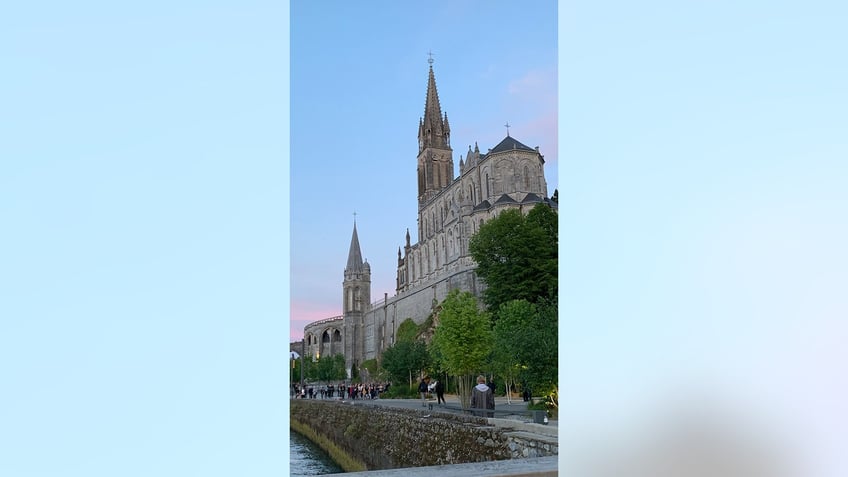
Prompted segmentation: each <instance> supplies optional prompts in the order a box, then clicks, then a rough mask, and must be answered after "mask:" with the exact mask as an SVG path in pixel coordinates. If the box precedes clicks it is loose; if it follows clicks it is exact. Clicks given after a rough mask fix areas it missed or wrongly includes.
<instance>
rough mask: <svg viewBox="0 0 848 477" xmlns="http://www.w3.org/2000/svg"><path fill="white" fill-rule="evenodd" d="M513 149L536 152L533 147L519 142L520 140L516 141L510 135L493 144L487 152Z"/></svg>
mask: <svg viewBox="0 0 848 477" xmlns="http://www.w3.org/2000/svg"><path fill="white" fill-rule="evenodd" d="M514 149H521V150H524V151H531V152H536V150H535V149H533V148H531V147H527V146H525V145H524V144H521V143H520V142H518V141H516V140H515V139H513V138H512V137H510V136H507V137H505V138H504V140H503V141H501V142H500V143H498V145H497V146H495V147H494V148H493V149H492V150H491V151H489V154H492V153H495V152H504V151H512V150H514Z"/></svg>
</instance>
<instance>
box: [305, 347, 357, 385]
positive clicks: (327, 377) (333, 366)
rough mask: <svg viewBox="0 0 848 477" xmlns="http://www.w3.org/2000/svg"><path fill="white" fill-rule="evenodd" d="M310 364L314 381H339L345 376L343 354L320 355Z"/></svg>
mask: <svg viewBox="0 0 848 477" xmlns="http://www.w3.org/2000/svg"><path fill="white" fill-rule="evenodd" d="M312 364H313V366H312V368H313V372H312V378H313V379H314V380H316V381H323V382H328V381H339V380H342V379H344V378H345V377H347V373H346V372H345V367H344V365H345V360H344V355H343V354H340V353H339V354H335V355H333V356H321V357H319V358H318V359H317V360H316V361H315V362H314V363H312ZM307 369H308V368H307Z"/></svg>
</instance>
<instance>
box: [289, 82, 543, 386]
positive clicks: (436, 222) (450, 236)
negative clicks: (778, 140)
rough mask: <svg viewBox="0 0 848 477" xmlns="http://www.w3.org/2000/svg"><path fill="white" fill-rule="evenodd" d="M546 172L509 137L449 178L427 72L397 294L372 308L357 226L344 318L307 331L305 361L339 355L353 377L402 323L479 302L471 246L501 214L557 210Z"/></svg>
mask: <svg viewBox="0 0 848 477" xmlns="http://www.w3.org/2000/svg"><path fill="white" fill-rule="evenodd" d="M544 165H545V160H544V156H542V154H541V153H540V152H539V149H538V147H537V148H535V149H533V148H530V147H527V146H525V145H524V144H522V143H520V142H518V141H517V140H515V139H514V138H512V137H510V136H509V135H508V134H507V136H506V137H505V138H504V139H503V140H502V141H501V142H500V143H499V144H498V145H496V146H495V147H494V148H492V149H489V150H488V152H486V153H485V154H481V153H480V149H479V147H478V146H477V145H476V144H475V145H474V148H473V149H472V148H471V146H469V148H468V152H467V155H466V157H465V159H463V157H462V156H460V158H459V175H458V176H457V177H454V162H453V150H452V149H451V146H450V124H449V122H448V117H447V114H446V113H445V114H442V111H441V105H440V103H439V96H438V91H437V89H436V79H435V75H434V73H433V67H432V65H431V66H430V71H429V77H428V82H427V97H426V100H425V106H424V117H423V118H421V119H420V120H419V124H418V158H417V171H418V237H417V238H418V241H417V242H416V243H411V238H410V234H409V230H407V231H406V237H405V245H404V246H403V248H402V249H401V248H399V249H398V262H397V263H398V265H397V271H396V285H397V286H396V294H395V295H394V296H392V297H388V296H384V297H383V298H382V299H381V300H379V301H377V302H374V303H372V302H371V296H370V294H371V291H370V283H371V268H370V265H369V264H368V262H363V261H362V253H361V251H360V247H359V238H358V235H357V231H356V224H355V223H354V227H353V236H352V237H351V243H350V252H349V254H348V262H347V266H346V267H345V271H344V282H343V285H342V288H343V307H342V308H343V310H344V311H343V315H341V316H338V317H333V318H328V319H326V320H321V321H318V322H315V323H311V324H309V325H307V326H306V328H305V329H304V339H305V340H306V344H307V355H311V356H319V355H322V354H327V353H332V354H335V353H336V352H339V350H341V349H343V350H344V354H345V361H346V365H347V368H348V373H350V369H351V367H353V366H357V365H359V364H361V363H362V361H364V360H368V359H373V358H376V357H377V356H379V354H380V353H382V351H383V350H384V349H386V348H387V347H389V346H391V345H392V344H393V343H394V340H395V338H396V330H397V327H398V326H399V325H400V323H402V322H403V321H405V320H406V319H412V320H413V321H414V322H415V323H418V324H420V323H422V322H423V321H424V320H425V319H426V318H427V316H428V315H429V314H430V313H431V312H432V311H433V309H434V307H435V305H436V304H437V303H439V302H441V301H442V300H443V299H444V298H445V297H446V296H447V294H448V293H449V292H450V291H451V290H454V289H459V290H462V291H469V292H471V293H473V294H475V295H477V296H480V293H481V292H482V290H483V284H482V283H481V282H480V280H479V279H478V277H477V276H476V274H475V273H474V270H475V267H476V265H475V263H474V261H473V259H472V258H471V256H470V255H469V251H468V243H469V240H470V239H471V237H472V236H473V235H474V234H475V233H476V232H477V230H478V229H479V228H480V226H481V225H482V224H483V223H484V222H485V221H487V220H489V219H490V218H492V217H495V216H497V215H498V214H499V213H500V212H501V211H503V210H505V209H519V210H521V211H522V212H526V211H528V210H530V209H531V208H533V207H534V206H535V205H536V204H539V203H545V204H548V205H549V206H551V207H554V208H555V207H556V203H555V202H552V201H551V200H550V199H548V198H547V197H546V195H547V187H548V186H547V182H546V180H545V173H544ZM337 339H338V341H337ZM349 375H350V374H349Z"/></svg>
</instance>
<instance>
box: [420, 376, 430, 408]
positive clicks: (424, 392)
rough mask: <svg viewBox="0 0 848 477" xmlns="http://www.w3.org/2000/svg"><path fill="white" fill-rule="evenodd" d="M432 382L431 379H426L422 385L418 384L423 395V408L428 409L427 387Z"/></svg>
mask: <svg viewBox="0 0 848 477" xmlns="http://www.w3.org/2000/svg"><path fill="white" fill-rule="evenodd" d="M429 382H430V378H428V377H426V376H425V377H424V378H423V379H422V380H421V382H420V383H418V392H419V393H420V394H421V407H427V385H428V384H429Z"/></svg>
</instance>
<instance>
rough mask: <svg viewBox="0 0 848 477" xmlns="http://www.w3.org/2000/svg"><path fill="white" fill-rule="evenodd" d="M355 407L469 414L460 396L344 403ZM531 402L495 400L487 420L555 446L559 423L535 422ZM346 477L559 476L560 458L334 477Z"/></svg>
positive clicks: (349, 474)
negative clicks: (441, 400) (442, 400)
mask: <svg viewBox="0 0 848 477" xmlns="http://www.w3.org/2000/svg"><path fill="white" fill-rule="evenodd" d="M333 400H334V401H342V402H344V403H345V404H349V405H351V406H363V407H366V406H382V407H393V408H401V409H410V410H417V411H419V412H420V413H421V417H423V418H426V417H429V416H433V415H438V414H441V413H450V414H465V413H466V411H463V410H462V407H461V405H460V402H459V398H458V397H457V396H456V395H445V400H446V401H447V402H446V403H445V404H442V405H439V404H436V400H435V399H432V400H428V401H427V403H426V405H422V401H421V399H355V400H349V399H340V398H335V399H333ZM527 404H528V403H527V402H524V401H522V400H521V399H518V400H515V399H512V400H511V402H510V403H507V399H506V398H505V397H496V398H495V417H490V418H487V420H488V423H489V425H492V426H497V427H500V428H504V429H509V430H510V431H512V432H521V433H526V434H530V435H533V436H535V437H536V438H537V439H541V440H546V441H548V442H551V443H554V444H555V443H556V442H557V437H558V430H559V429H558V422H557V421H556V420H549V421H548V423H547V424H537V423H534V422H533V413H532V411H528V410H527ZM331 475H337V476H342V475H344V476H346V477H400V476H403V477H425V476H428V477H432V476H433V475H444V476H447V475H463V476H469V477H495V476H497V477H531V476H532V477H543V476H556V475H557V456H550V457H537V458H526V459H510V460H500V461H489V462H475V463H468V464H453V465H439V466H430V467H411V468H410V467H407V468H402V469H388V470H375V471H367V472H348V473H344V474H331Z"/></svg>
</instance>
